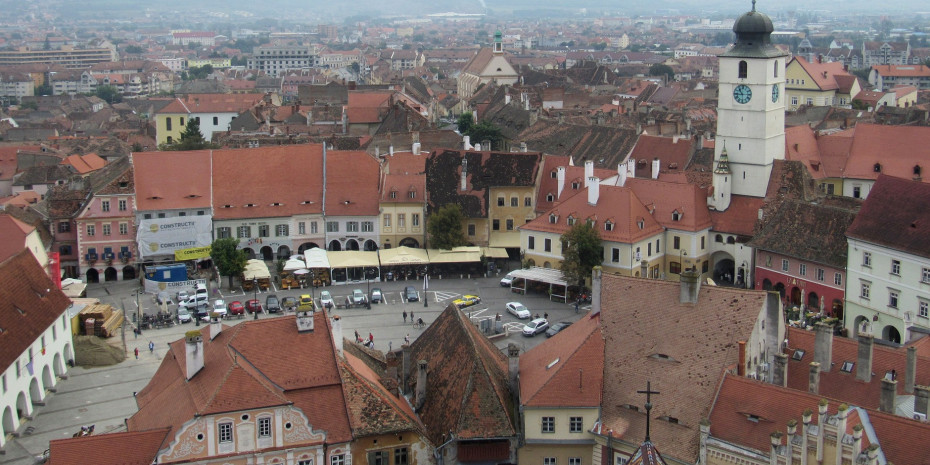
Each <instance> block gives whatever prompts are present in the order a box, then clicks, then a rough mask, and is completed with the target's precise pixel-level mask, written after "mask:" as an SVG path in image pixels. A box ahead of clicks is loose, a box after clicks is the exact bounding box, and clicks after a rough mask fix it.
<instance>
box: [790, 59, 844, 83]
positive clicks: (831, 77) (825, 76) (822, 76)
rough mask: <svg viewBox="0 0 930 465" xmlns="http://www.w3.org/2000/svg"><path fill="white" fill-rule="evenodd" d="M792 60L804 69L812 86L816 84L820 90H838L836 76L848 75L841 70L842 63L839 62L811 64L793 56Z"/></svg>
mask: <svg viewBox="0 0 930 465" xmlns="http://www.w3.org/2000/svg"><path fill="white" fill-rule="evenodd" d="M794 60H797V62H798V64H799V65H801V68H803V69H804V72H806V73H807V75H808V76H810V77H811V79H813V81H814V84H817V87H819V88H820V90H836V89H839V88H840V86H839V84H838V83H837V82H836V76H838V75H849V73H848V72H847V71H846V70H845V69H843V63H842V62H840V61H831V62H827V63H811V62H809V61H807V60H805V59H804V58H802V57H800V56H795V57H794Z"/></svg>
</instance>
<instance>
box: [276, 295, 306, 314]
mask: <svg viewBox="0 0 930 465" xmlns="http://www.w3.org/2000/svg"><path fill="white" fill-rule="evenodd" d="M300 297H301V299H302V298H303V297H307V298H310V296H309V295H307V294H304V295H302V296H300ZM311 300H312V299H311ZM298 305H300V303H299V302H298V301H297V297H285V298H283V299H281V307H283V308H284V311H288V312H290V311H293V310H294V309H295V308H297V306H298Z"/></svg>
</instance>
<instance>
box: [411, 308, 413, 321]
mask: <svg viewBox="0 0 930 465" xmlns="http://www.w3.org/2000/svg"><path fill="white" fill-rule="evenodd" d="M410 323H413V310H410Z"/></svg>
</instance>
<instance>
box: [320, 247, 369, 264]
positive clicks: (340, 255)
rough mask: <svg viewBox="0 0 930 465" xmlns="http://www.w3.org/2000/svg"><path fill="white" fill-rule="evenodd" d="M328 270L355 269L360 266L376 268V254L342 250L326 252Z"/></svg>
mask: <svg viewBox="0 0 930 465" xmlns="http://www.w3.org/2000/svg"><path fill="white" fill-rule="evenodd" d="M326 256H327V258H329V267H330V268H357V267H362V266H375V267H377V266H378V263H379V262H378V252H364V251H361V250H343V251H340V252H327V253H326Z"/></svg>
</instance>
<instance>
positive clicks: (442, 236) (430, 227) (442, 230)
mask: <svg viewBox="0 0 930 465" xmlns="http://www.w3.org/2000/svg"><path fill="white" fill-rule="evenodd" d="M464 220H465V216H464V215H462V209H461V208H460V207H459V206H458V205H457V204H454V203H450V204H446V205H444V206H443V207H442V208H440V209H439V210H436V212H434V213H433V214H431V215H430V216H429V220H427V222H426V230H427V231H428V232H429V240H430V244H429V245H430V247H431V248H434V249H446V250H448V249H451V248H453V247H458V246H462V245H465V233H463V232H462V222H463V221H464Z"/></svg>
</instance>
